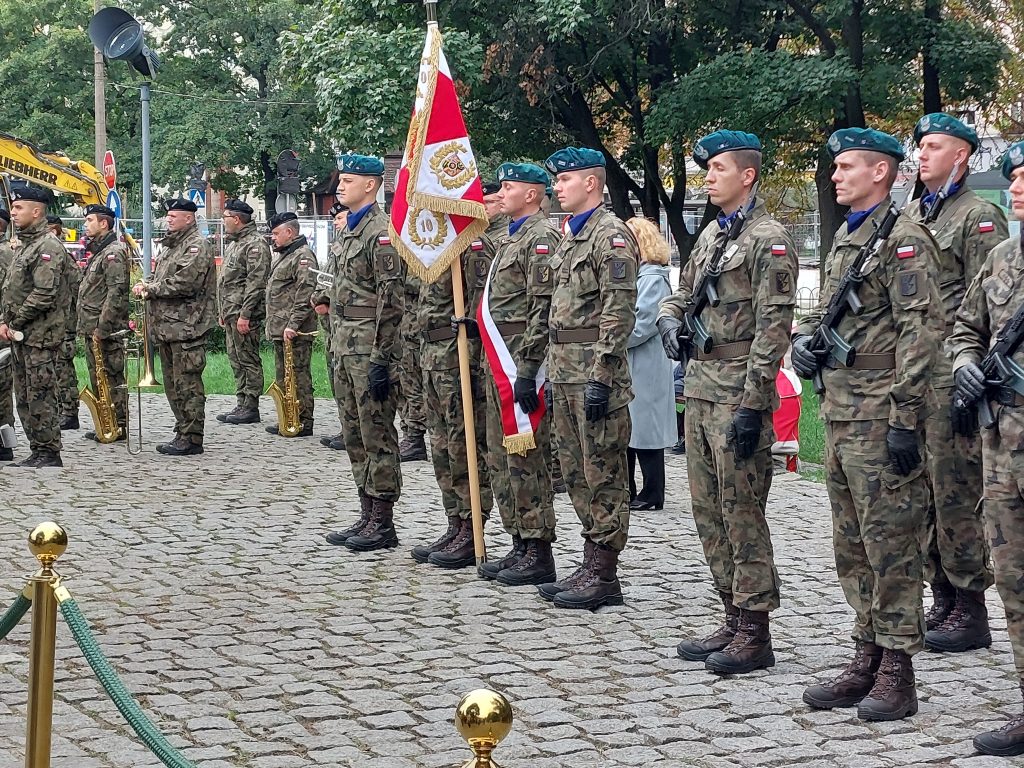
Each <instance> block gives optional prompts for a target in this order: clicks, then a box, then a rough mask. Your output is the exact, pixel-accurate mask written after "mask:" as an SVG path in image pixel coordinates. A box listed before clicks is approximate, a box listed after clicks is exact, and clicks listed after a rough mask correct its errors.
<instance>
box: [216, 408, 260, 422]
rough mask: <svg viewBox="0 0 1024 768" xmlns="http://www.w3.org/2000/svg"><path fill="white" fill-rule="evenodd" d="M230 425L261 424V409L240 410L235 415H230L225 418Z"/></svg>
mask: <svg viewBox="0 0 1024 768" xmlns="http://www.w3.org/2000/svg"><path fill="white" fill-rule="evenodd" d="M224 421H226V422H227V423H228V424H259V422H260V409H259V408H239V409H238V410H237V411H236V412H235V413H229V414H228V415H227V416H226V417H225V418H224Z"/></svg>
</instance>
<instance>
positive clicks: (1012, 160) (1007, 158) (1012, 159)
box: [1003, 141, 1024, 180]
mask: <svg viewBox="0 0 1024 768" xmlns="http://www.w3.org/2000/svg"><path fill="white" fill-rule="evenodd" d="M1022 165H1024V141H1018V142H1017V143H1016V144H1011V145H1010V146H1009V148H1008V149H1007V150H1006V154H1005V155H1003V177H1004V178H1005V179H1007V180H1012V177H1013V172H1014V171H1015V170H1017V169H1018V168H1020V167H1021V166H1022Z"/></svg>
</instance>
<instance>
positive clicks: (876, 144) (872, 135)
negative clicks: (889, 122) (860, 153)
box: [828, 128, 904, 160]
mask: <svg viewBox="0 0 1024 768" xmlns="http://www.w3.org/2000/svg"><path fill="white" fill-rule="evenodd" d="M851 149H863V150H867V151H868V152H881V153H882V154H883V155H889V157H894V158H896V159H897V160H902V159H903V158H904V154H903V145H902V144H900V141H899V139H897V138H896V137H895V136H891V135H889V134H888V133H882V132H881V131H876V130H875V129H874V128H842V129H840V130H838V131H836V132H835V133H833V134H832V135H831V136H830V137H829V140H828V153H829V154H830V155H832V157H833V159H834V158H835V157H836V156H837V155H841V154H842V153H843V152H848V151H849V150H851Z"/></svg>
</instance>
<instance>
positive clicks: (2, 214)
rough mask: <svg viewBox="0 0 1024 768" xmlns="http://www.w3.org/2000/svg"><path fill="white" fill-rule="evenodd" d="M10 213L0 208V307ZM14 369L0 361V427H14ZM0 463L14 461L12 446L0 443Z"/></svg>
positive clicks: (9, 258) (10, 257)
mask: <svg viewBox="0 0 1024 768" xmlns="http://www.w3.org/2000/svg"><path fill="white" fill-rule="evenodd" d="M10 221H11V213H10V211H8V210H7V209H6V208H0V306H3V294H4V281H5V280H7V271H8V270H9V269H10V268H11V263H12V262H13V261H14V250H13V249H12V248H11V246H10V244H9V241H8V240H7V228H8V226H9V225H10ZM10 346H11V345H10V343H9V342H7V341H0V350H3V349H5V348H7V347H10ZM13 371H14V368H13V365H12V363H11V358H10V357H8V358H7V359H6V360H3V361H0V427H2V426H4V425H5V424H6V425H7V426H10V427H13V426H14V374H13ZM0 461H14V446H10V445H4V444H3V443H2V442H0Z"/></svg>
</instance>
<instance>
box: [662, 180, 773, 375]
mask: <svg viewBox="0 0 1024 768" xmlns="http://www.w3.org/2000/svg"><path fill="white" fill-rule="evenodd" d="M757 185H758V183H757V182H756V181H755V182H754V185H753V186H752V187H751V188H750V194H749V195H748V196H747V199H746V201H745V202H744V203H743V205H741V206H740V207H739V210H737V211H736V216H735V217H734V218H733V220H732V223H730V224H729V229H728V231H727V232H726V234H725V237H724V238H723V239H722V241H721V242H720V243H719V244H718V246H717V247H716V248H715V252H714V253H713V254H711V258H710V259H708V263H707V266H705V267H704V269H703V271H702V272H701V276H700V279H699V280H698V281H697V284H696V285H695V286H694V288H693V293H692V294H690V300H689V301H688V302H687V303H686V308H685V309H684V310H683V324H682V326H681V327H680V328H679V362H681V363H682V366H683V370H684V371H685V370H686V364H687V363H688V362H689V361H690V358H691V357H693V353H694V350H697V351H700V352H701V353H702V354H705V355H706V354H707V353H708V352H710V351H711V348H712V347H714V345H715V341H714V339H712V338H711V334H710V333H708V329H707V326H706V325H704V321H703V320H701V319H700V316H701V313H702V312H703V311H704V309H705V308H706V307H708V306H709V305H710V306H712V307H717V306H718V305H719V303H720V302H721V299H720V298H719V296H718V279H719V278H720V277H721V276H722V265H723V264H725V262H726V261H728V260H729V258H731V257H732V255H733V254H734V253H735V252H736V248H737V247H738V246H737V245H736V239H737V238H738V237H739V236H740V232H742V231H743V225H744V224H746V222H747V214H748V213H749V212H750V210H749V209H750V208H751V206H752V205H753V202H754V196H755V195H756V194H757Z"/></svg>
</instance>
